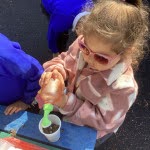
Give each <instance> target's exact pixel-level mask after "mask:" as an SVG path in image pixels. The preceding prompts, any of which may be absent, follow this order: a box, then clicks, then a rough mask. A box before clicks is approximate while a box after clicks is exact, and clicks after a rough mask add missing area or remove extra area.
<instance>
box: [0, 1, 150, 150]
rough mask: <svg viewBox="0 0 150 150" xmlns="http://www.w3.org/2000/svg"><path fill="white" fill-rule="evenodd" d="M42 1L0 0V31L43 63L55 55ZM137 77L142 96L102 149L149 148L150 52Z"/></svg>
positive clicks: (141, 149)
mask: <svg viewBox="0 0 150 150" xmlns="http://www.w3.org/2000/svg"><path fill="white" fill-rule="evenodd" d="M40 3H41V1H40V0H0V32H1V33H3V34H5V35H6V36H8V37H9V38H10V39H11V40H14V41H18V42H19V43H20V44H21V46H22V48H23V50H24V51H26V52H27V53H28V54H30V55H32V56H34V57H35V58H37V59H38V60H39V61H40V62H41V64H42V63H43V62H45V61H47V60H49V59H51V58H52V54H51V52H50V51H49V50H48V47H47V40H46V34H47V27H48V22H49V21H48V18H47V16H46V15H45V14H43V13H42V10H41V6H40ZM136 79H137V82H138V84H139V95H138V97H137V100H136V102H135V104H134V105H133V106H132V108H131V109H130V111H129V112H128V114H127V117H126V119H125V122H124V124H123V125H122V127H120V129H119V130H118V132H117V133H116V134H115V135H113V136H112V137H111V138H110V139H108V140H107V141H106V142H105V143H104V144H102V145H101V148H100V149H101V150H150V55H149V54H148V55H147V57H146V58H145V59H144V60H143V61H142V63H141V65H140V67H139V70H138V72H137V73H136Z"/></svg>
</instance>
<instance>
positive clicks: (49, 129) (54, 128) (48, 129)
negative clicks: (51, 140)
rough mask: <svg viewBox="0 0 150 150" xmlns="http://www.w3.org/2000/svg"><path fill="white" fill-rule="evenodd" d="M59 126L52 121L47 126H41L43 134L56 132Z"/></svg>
mask: <svg viewBox="0 0 150 150" xmlns="http://www.w3.org/2000/svg"><path fill="white" fill-rule="evenodd" d="M58 128H59V125H57V124H54V123H52V124H51V125H50V126H49V127H46V128H42V129H43V132H44V133H45V134H52V133H54V132H56V131H57V130H58Z"/></svg>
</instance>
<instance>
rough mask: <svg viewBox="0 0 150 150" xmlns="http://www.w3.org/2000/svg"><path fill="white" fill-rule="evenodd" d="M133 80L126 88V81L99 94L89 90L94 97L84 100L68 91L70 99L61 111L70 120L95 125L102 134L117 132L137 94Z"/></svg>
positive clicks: (79, 123)
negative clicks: (124, 85)
mask: <svg viewBox="0 0 150 150" xmlns="http://www.w3.org/2000/svg"><path fill="white" fill-rule="evenodd" d="M125 82H126V81H125ZM129 82H130V81H129ZM131 82H132V83H133V84H128V83H127V85H129V86H128V87H124V88H122V87H123V86H122V85H123V84H124V83H122V85H121V84H119V87H117V86H116V85H113V86H112V87H111V88H110V89H108V90H107V92H106V93H105V94H102V93H98V94H99V96H98V94H97V95H93V93H90V92H89V91H88V92H87V93H88V94H89V95H93V96H92V97H93V98H91V97H90V96H89V97H90V98H89V97H86V98H85V100H84V101H83V100H81V99H79V98H78V97H76V95H74V94H73V93H68V101H67V103H66V105H65V106H64V108H63V109H60V112H61V113H63V114H64V115H66V116H67V117H68V118H69V121H70V122H73V123H75V124H78V125H87V126H90V127H93V128H95V129H97V130H98V131H100V133H101V135H103V132H107V133H110V132H115V131H116V130H117V129H118V128H119V126H120V125H121V124H122V123H123V121H124V119H125V116H126V113H127V111H128V110H129V108H130V107H131V105H132V104H133V103H134V101H135V99H136V96H137V85H136V83H134V82H133V81H131ZM114 84H116V83H114ZM125 84H126V83H125ZM97 100H98V101H97Z"/></svg>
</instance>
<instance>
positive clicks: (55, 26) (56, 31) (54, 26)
mask: <svg viewBox="0 0 150 150" xmlns="http://www.w3.org/2000/svg"><path fill="white" fill-rule="evenodd" d="M73 19H74V17H73V16H67V15H62V14H57V15H55V14H52V16H51V19H50V23H49V28H48V35H47V37H48V45H49V49H50V50H52V52H53V53H57V52H59V50H58V47H57V40H58V38H59V36H60V34H61V33H62V32H64V31H67V30H68V29H70V28H71V26H72V22H73Z"/></svg>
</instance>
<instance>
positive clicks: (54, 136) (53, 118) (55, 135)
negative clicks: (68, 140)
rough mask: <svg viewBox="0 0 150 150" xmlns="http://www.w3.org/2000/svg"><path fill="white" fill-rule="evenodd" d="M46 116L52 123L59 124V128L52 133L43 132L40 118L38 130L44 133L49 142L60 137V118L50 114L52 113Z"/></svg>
mask: <svg viewBox="0 0 150 150" xmlns="http://www.w3.org/2000/svg"><path fill="white" fill-rule="evenodd" d="M48 118H49V120H50V121H51V122H52V123H54V124H56V125H59V128H58V129H57V130H56V131H55V132H54V133H51V134H45V133H44V132H43V129H42V119H41V120H40V122H39V130H40V132H41V133H42V134H43V135H45V137H46V138H47V139H48V140H49V141H50V142H56V141H58V140H59V138H60V128H61V120H60V119H59V117H58V116H56V115H52V114H50V115H49V116H48Z"/></svg>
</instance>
